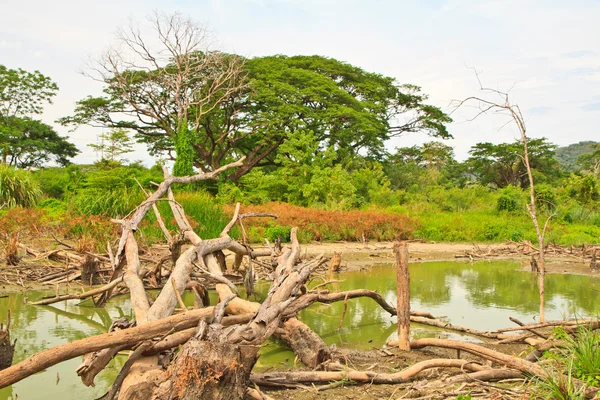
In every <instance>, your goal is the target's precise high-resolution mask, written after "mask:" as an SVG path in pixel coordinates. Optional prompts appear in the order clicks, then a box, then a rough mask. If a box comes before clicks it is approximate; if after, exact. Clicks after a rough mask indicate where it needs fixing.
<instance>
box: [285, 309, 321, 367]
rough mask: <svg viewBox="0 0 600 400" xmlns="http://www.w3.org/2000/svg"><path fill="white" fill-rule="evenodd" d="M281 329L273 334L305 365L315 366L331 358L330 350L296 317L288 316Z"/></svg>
mask: <svg viewBox="0 0 600 400" xmlns="http://www.w3.org/2000/svg"><path fill="white" fill-rule="evenodd" d="M282 328H283V331H282V332H281V333H279V334H278V335H275V337H277V338H278V339H279V340H281V341H283V343H285V345H286V346H288V347H289V348H290V349H292V350H293V351H294V353H295V354H296V355H297V356H298V359H299V360H300V361H302V362H303V363H304V364H305V365H306V366H308V367H311V368H315V367H316V366H317V365H319V364H321V363H323V362H325V361H327V360H330V359H331V350H330V349H329V346H327V345H326V344H325V342H323V339H321V337H319V335H317V334H316V333H315V332H314V331H313V330H312V329H310V328H309V327H308V326H307V325H306V324H304V323H303V322H301V321H300V320H298V319H296V318H290V319H288V320H287V321H285V322H284V323H283V325H282Z"/></svg>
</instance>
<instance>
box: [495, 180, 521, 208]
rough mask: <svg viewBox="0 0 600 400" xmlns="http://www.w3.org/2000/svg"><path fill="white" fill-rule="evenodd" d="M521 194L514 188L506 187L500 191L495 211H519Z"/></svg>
mask: <svg viewBox="0 0 600 400" xmlns="http://www.w3.org/2000/svg"><path fill="white" fill-rule="evenodd" d="M522 195H523V194H522V192H521V190H520V189H519V188H517V187H515V186H507V187H505V188H503V189H502V190H501V191H500V196H499V197H498V202H497V205H496V209H497V210H498V211H507V212H515V211H519V210H520V209H521V197H522Z"/></svg>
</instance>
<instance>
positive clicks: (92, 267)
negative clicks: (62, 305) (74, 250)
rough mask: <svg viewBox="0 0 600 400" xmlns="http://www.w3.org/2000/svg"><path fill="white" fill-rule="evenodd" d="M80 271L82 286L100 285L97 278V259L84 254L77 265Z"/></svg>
mask: <svg viewBox="0 0 600 400" xmlns="http://www.w3.org/2000/svg"><path fill="white" fill-rule="evenodd" d="M79 268H80V270H81V282H82V283H83V284H84V285H89V286H93V285H97V284H99V283H100V278H99V277H98V259H97V258H96V257H94V256H92V255H91V254H85V255H84V256H83V258H82V261H81V264H80V265H79Z"/></svg>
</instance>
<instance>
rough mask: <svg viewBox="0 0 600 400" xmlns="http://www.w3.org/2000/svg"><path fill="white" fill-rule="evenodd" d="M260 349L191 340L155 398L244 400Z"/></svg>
mask: <svg viewBox="0 0 600 400" xmlns="http://www.w3.org/2000/svg"><path fill="white" fill-rule="evenodd" d="M258 349H259V347H258V346H248V345H236V344H231V343H222V342H216V341H214V340H210V341H207V340H198V339H192V340H190V341H188V342H187V343H186V344H185V345H184V346H183V348H182V349H181V351H180V352H179V355H178V356H177V359H176V360H175V362H174V363H173V364H171V366H170V367H169V369H168V371H167V373H168V375H169V377H168V378H167V380H166V382H165V383H164V384H163V385H161V387H160V389H159V390H158V391H157V392H156V396H157V398H159V399H168V400H192V399H194V400H195V399H214V400H240V399H243V398H244V395H245V393H246V388H247V387H248V383H249V381H250V372H251V371H252V367H254V363H255V362H256V360H257V358H258Z"/></svg>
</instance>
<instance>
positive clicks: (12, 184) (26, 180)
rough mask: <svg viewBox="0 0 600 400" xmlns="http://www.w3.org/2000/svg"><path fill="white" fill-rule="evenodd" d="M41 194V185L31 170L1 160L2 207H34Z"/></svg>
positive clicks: (0, 189) (0, 193)
mask: <svg viewBox="0 0 600 400" xmlns="http://www.w3.org/2000/svg"><path fill="white" fill-rule="evenodd" d="M41 196H42V190H41V189H40V185H39V183H38V182H37V181H36V180H35V179H33V176H32V175H31V173H30V172H29V171H25V170H22V169H16V168H13V167H11V166H9V165H6V164H3V163H1V162H0V208H5V207H6V208H10V207H16V206H20V207H33V206H35V205H36V203H37V202H38V200H39V199H40V198H41Z"/></svg>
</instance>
